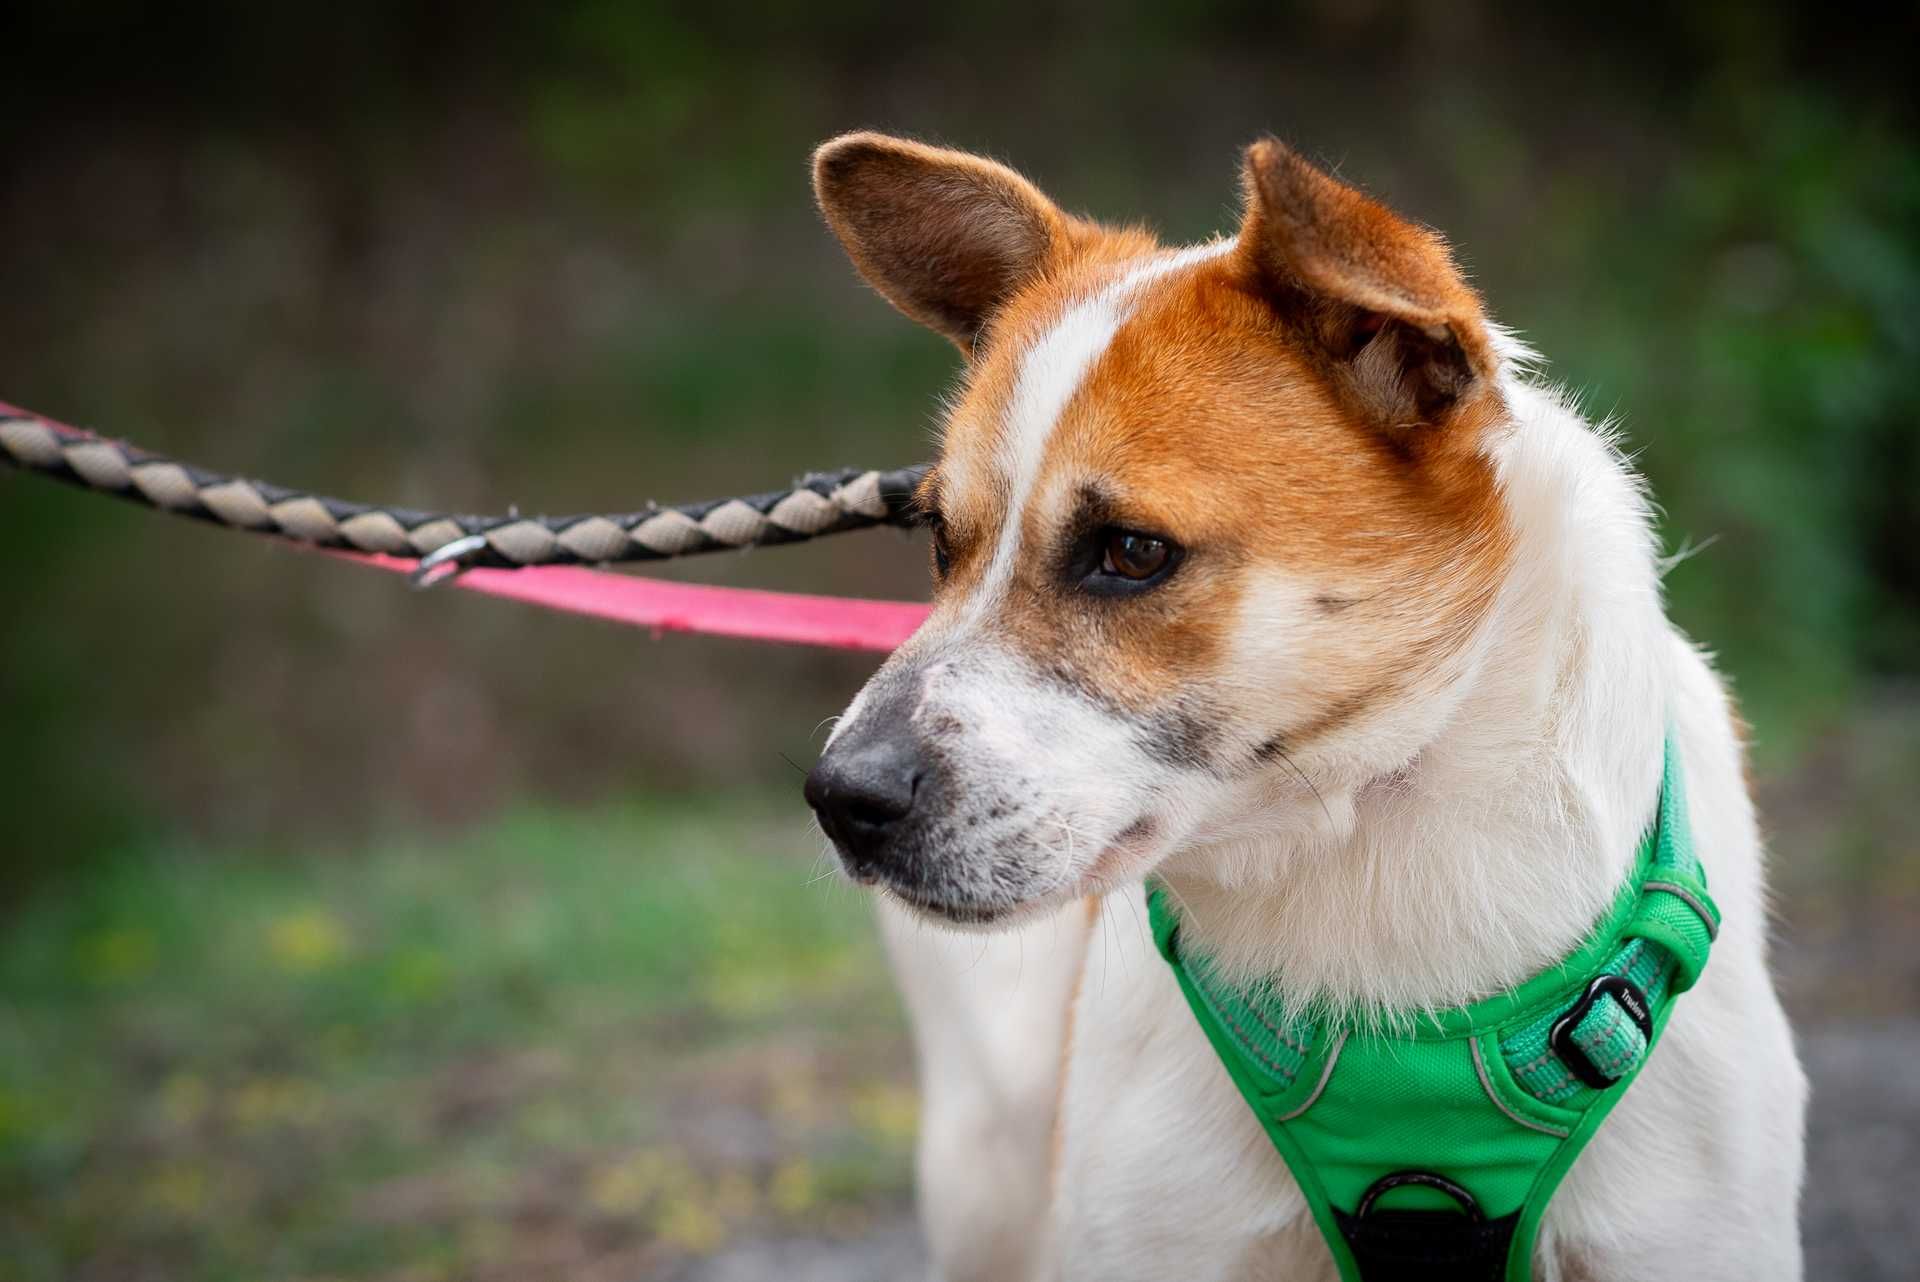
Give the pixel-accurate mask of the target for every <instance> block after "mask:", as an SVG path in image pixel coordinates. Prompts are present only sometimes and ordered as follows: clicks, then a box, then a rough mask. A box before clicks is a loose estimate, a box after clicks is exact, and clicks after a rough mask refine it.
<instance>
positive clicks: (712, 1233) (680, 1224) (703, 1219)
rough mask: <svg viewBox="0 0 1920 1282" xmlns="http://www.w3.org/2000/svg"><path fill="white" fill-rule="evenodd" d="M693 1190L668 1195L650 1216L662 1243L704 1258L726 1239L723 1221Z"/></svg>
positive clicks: (717, 1248) (725, 1228) (725, 1226)
mask: <svg viewBox="0 0 1920 1282" xmlns="http://www.w3.org/2000/svg"><path fill="white" fill-rule="evenodd" d="M694 1194H695V1190H692V1189H687V1190H683V1191H681V1192H678V1193H675V1194H672V1195H670V1196H669V1197H668V1198H667V1199H666V1200H665V1201H663V1202H662V1203H661V1204H660V1209H659V1210H658V1211H657V1212H655V1214H654V1217H653V1231H654V1232H655V1233H657V1234H659V1236H660V1240H661V1241H662V1242H665V1243H667V1244H668V1245H669V1246H677V1247H679V1248H680V1249H681V1250H682V1251H686V1252H687V1253H689V1254H691V1255H707V1254H710V1253H711V1252H713V1251H717V1250H719V1249H720V1246H721V1244H722V1243H724V1242H725V1241H726V1240H727V1225H726V1221H724V1220H722V1219H721V1218H720V1216H719V1213H718V1212H716V1211H715V1210H714V1209H713V1208H712V1207H710V1206H708V1205H706V1204H705V1203H704V1202H702V1201H700V1200H699V1199H698V1198H697V1197H696V1196H695V1195H694Z"/></svg>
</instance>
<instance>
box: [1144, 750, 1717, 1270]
mask: <svg viewBox="0 0 1920 1282" xmlns="http://www.w3.org/2000/svg"><path fill="white" fill-rule="evenodd" d="M1147 903H1148V907H1149V909H1150V911H1151V915H1152V922H1153V936H1154V941H1155V943H1157V944H1158V945H1159V948H1160V953H1161V955H1162V956H1163V957H1165V958H1166V960H1167V964H1168V965H1170V966H1172V967H1173V972H1174V974H1175V975H1176V976H1177V977H1178V978H1179V980H1180V990H1181V992H1183V993H1185V994H1186V998H1187V1003H1188V1005H1190V1006H1191V1007H1192V1008H1193V1013H1194V1016H1195V1017H1196V1018H1197V1019H1198V1020H1199V1021H1200V1027H1201V1028H1203V1029H1204V1030H1206V1034H1207V1040H1208V1041H1210V1042H1212V1043H1213V1048H1214V1050H1215V1052H1217V1053H1218V1054H1219V1056H1220V1059H1221V1061H1222V1062H1223V1063H1224V1064H1225V1065H1226V1067H1227V1072H1228V1073H1229V1074H1230V1075H1231V1076H1232V1078H1233V1081H1234V1085H1236V1086H1238V1087H1239V1088H1240V1093H1241V1094H1242V1095H1243V1096H1245V1097H1246V1101H1247V1103H1248V1104H1249V1105H1251V1106H1252V1108H1253V1112H1254V1115H1255V1116H1256V1117H1258V1118H1259V1119H1260V1124H1261V1125H1262V1126H1264V1127H1265V1128H1266V1131H1267V1135H1268V1137H1269V1138H1270V1139H1271V1140H1272V1141H1273V1145H1274V1147H1275V1148H1277V1149H1279V1150H1280V1156H1281V1157H1283V1158H1285V1159H1286V1163H1287V1167H1288V1168H1289V1169H1290V1170H1291V1171H1292V1172H1293V1177H1294V1179H1295V1180H1296V1181H1297V1182H1298V1183H1299V1185H1300V1190H1301V1192H1303V1193H1304V1194H1305V1195H1306V1198H1307V1203H1308V1205H1309V1206H1310V1207H1312V1209H1313V1218H1314V1221H1315V1222H1316V1223H1317V1224H1318V1225H1319V1226H1320V1232H1321V1234H1322V1235H1323V1236H1325V1238H1326V1240H1327V1245H1328V1246H1329V1247H1331V1248H1332V1250H1333V1258H1334V1259H1335V1260H1336V1261H1337V1262H1338V1264H1339V1266H1340V1276H1341V1277H1342V1278H1343V1279H1345V1280H1346V1282H1400V1280H1402V1279H1405V1280H1407V1282H1412V1280H1413V1279H1419V1280H1420V1282H1445V1280H1449V1279H1461V1280H1462V1282H1466V1280H1471V1282H1503V1280H1504V1282H1525V1280H1526V1279H1528V1278H1529V1277H1531V1275H1532V1263H1533V1244H1534V1237H1535V1235H1536V1233H1537V1232H1538V1230H1539V1227H1540V1216H1541V1214H1542V1212H1544V1211H1545V1210H1546V1208H1547V1202H1548V1200H1549V1199H1551V1198H1552V1197H1553V1192H1554V1189H1555V1188H1556V1187H1557V1186H1558V1185H1559V1183H1560V1179H1561V1177H1562V1176H1563V1175H1565V1174H1566V1172H1567V1168H1568V1167H1569V1166H1571V1165H1572V1164H1573V1160H1574V1158H1575V1157H1577V1156H1579V1153H1580V1150H1581V1148H1582V1147H1583V1146H1585V1144H1586V1142H1587V1141H1588V1140H1589V1139H1590V1138H1592V1136H1593V1133H1594V1132H1595V1131H1596V1130H1598V1129H1599V1127H1600V1123H1601V1122H1602V1121H1604V1120H1605V1119H1606V1116H1607V1113H1608V1112H1609V1111H1610V1110H1611V1109H1612V1108H1613V1106H1614V1104H1615V1103H1616V1102H1618V1100H1619V1099H1620V1096H1621V1095H1622V1094H1623V1093H1624V1092H1625V1091H1626V1089H1627V1085H1628V1084H1629V1083H1630V1082H1632V1081H1633V1079H1634V1076H1635V1075H1636V1074H1637V1073H1638V1072H1639V1071H1640V1067H1641V1065H1643V1064H1645V1063H1646V1061H1647V1056H1648V1055H1649V1053H1651V1051H1652V1050H1653V1046H1654V1043H1655V1042H1657V1041H1658V1040H1659V1038H1660V1032H1661V1030H1662V1029H1663V1028H1665V1027H1666V1023H1667V1018H1668V1017H1669V1016H1670V1015H1671V1014H1672V1013H1673V1006H1674V999H1675V998H1677V997H1678V996H1679V995H1680V994H1681V993H1683V992H1685V991H1686V990H1687V989H1689V988H1691V987H1692V986H1693V984H1694V981H1695V980H1697V979H1699V977H1700V970H1701V968H1702V967H1703V966H1705V965H1706V963H1707V951H1708V949H1709V947H1710V946H1711V945H1712V942H1713V938H1714V935H1715V934H1716V933H1717V932H1718V930H1719V925H1720V911H1719V909H1718V908H1717V907H1715V906H1714V902H1713V900H1712V899H1711V898H1709V897H1708V895H1707V887H1706V875H1705V873H1704V872H1703V871H1702V870H1701V868H1700V864H1699V861H1698V860H1697V859H1696V858H1695V857H1694V853H1693V843H1692V840H1691V838H1690V836H1689V833H1688V827H1687V817H1686V804H1685V799H1684V797H1683V796H1682V795H1681V787H1680V775H1679V765H1678V762H1677V760H1676V758H1675V753H1674V748H1673V744H1672V741H1671V740H1669V741H1668V743H1667V750H1666V765H1665V770H1664V775H1663V778H1662V781H1661V787H1660V804H1659V809H1658V813H1657V815H1656V817H1655V820H1654V823H1653V825H1652V827H1651V828H1650V829H1649V830H1648V832H1647V834H1646V835H1645V836H1644V837H1643V838H1642V839H1641V841H1640V846H1639V850H1638V852H1637V854H1636V857H1635V860H1634V867H1633V872H1632V875H1631V876H1629V877H1628V879H1627V882H1626V884H1625V885H1624V886H1622V887H1621V889H1620V892H1619V894H1618V895H1617V896H1616V897H1615V900H1614V904H1613V907H1612V908H1611V909H1610V910H1609V911H1608V913H1607V915H1606V917H1605V919H1604V920H1602V921H1601V922H1600V924H1599V925H1598V926H1597V927H1596V928H1595V930H1594V932H1593V933H1592V935H1590V936H1589V937H1588V939H1587V941H1586V942H1585V943H1583V944H1581V945H1580V947H1579V948H1578V949H1576V950H1575V951H1574V952H1573V953H1572V954H1571V955H1570V956H1568V957H1567V958H1566V959H1565V960H1563V961H1562V962H1561V963H1560V964H1559V965H1557V966H1555V967H1553V968H1551V969H1549V970H1547V971H1544V972H1542V973H1541V974H1538V975H1535V976H1534V977H1533V978H1532V979H1530V980H1528V981H1527V982H1526V983H1524V984H1521V985H1520V986H1519V987H1518V988H1515V989H1512V990H1511V991H1509V992H1506V993H1502V994H1500V995H1499V996H1496V997H1490V998H1488V999H1486V1000H1485V1001H1481V1002H1476V1003H1475V1004H1473V1005H1471V1006H1465V1007H1459V1008H1455V1009H1453V1010H1448V1011H1445V1012H1442V1013H1440V1014H1438V1015H1433V1016H1425V1015H1422V1016H1416V1017H1412V1018H1410V1019H1409V1020H1408V1021H1407V1026H1408V1027H1409V1028H1411V1030H1412V1031H1407V1032H1396V1033H1369V1032H1362V1031H1359V1030H1357V1029H1341V1028H1337V1027H1333V1026H1330V1025H1329V1024H1328V1023H1327V1022H1326V1021H1325V1020H1323V1019H1321V1018H1319V1017H1317V1016H1315V1015H1313V1014H1311V1013H1309V1014H1305V1015H1301V1014H1293V1013H1289V1012H1288V1010H1287V1007H1286V1005H1285V1004H1284V1003H1283V1002H1282V1001H1281V1000H1280V999H1279V997H1278V995H1277V994H1276V993H1275V992H1274V991H1273V989H1272V987H1271V985H1267V984H1262V985H1260V986H1258V987H1255V988H1252V989H1247V988H1241V987H1237V986H1234V985H1231V984H1229V983H1227V982H1225V981H1224V980H1222V979H1221V978H1220V977H1219V976H1218V975H1216V974H1215V973H1214V970H1213V967H1212V966H1211V964H1210V963H1209V961H1208V959H1207V958H1206V957H1203V956H1199V955H1196V954H1191V953H1183V952H1182V951H1181V948H1180V922H1179V919H1178V917H1177V916H1176V915H1175V910H1174V908H1173V906H1172V905H1171V904H1170V903H1169V902H1168V899H1167V895H1166V891H1165V889H1164V887H1162V886H1160V885H1159V884H1157V883H1150V884H1149V887H1148V899H1147Z"/></svg>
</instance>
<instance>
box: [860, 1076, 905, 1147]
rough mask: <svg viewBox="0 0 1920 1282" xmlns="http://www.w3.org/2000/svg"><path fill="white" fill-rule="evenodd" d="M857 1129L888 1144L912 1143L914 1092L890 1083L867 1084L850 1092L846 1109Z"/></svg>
mask: <svg viewBox="0 0 1920 1282" xmlns="http://www.w3.org/2000/svg"><path fill="white" fill-rule="evenodd" d="M849 1108H850V1111H851V1112H852V1114H853V1120H854V1122H855V1124H857V1125H858V1126H859V1127H860V1129H861V1130H863V1131H866V1132H867V1133H868V1134H869V1135H872V1136H874V1137H875V1138H876V1139H879V1140H882V1141H885V1142H886V1143H889V1144H896V1145H905V1144H909V1143H911V1142H912V1141H913V1131H914V1125H915V1121H916V1119H917V1118H918V1116H919V1112H920V1103H919V1100H918V1098H917V1097H916V1096H915V1095H914V1093H913V1092H912V1091H910V1090H908V1089H907V1088H906V1087H904V1086H895V1085H894V1084H893V1083H891V1082H869V1083H867V1084H866V1085H865V1086H862V1087H861V1088H860V1089H859V1090H858V1091H856V1092H855V1093H854V1096H853V1101H852V1103H851V1104H850V1106H849Z"/></svg>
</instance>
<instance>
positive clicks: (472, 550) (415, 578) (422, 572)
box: [407, 534, 487, 592]
mask: <svg viewBox="0 0 1920 1282" xmlns="http://www.w3.org/2000/svg"><path fill="white" fill-rule="evenodd" d="M486 547H487V536H486V535H484V534H469V535H467V536H466V537H465V538H462V539H455V540H453V542H451V543H442V544H441V545H440V546H439V547H437V548H435V549H434V550H433V551H431V552H429V553H427V554H426V555H425V556H423V557H421V558H420V564H418V565H416V566H414V567H413V569H412V571H411V572H410V573H408V575H407V583H408V585H409V586H411V587H413V588H414V589H415V590H417V591H421V592H424V591H426V590H427V589H428V588H431V587H437V586H439V585H440V584H442V583H445V582H446V581H447V580H448V579H457V578H459V577H460V575H461V573H462V572H464V571H465V570H466V569H467V567H469V566H470V565H472V564H473V558H474V557H475V556H477V555H479V554H480V553H481V552H484V551H485V550H486Z"/></svg>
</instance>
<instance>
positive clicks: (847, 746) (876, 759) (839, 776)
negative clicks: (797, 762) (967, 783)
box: [805, 734, 925, 877]
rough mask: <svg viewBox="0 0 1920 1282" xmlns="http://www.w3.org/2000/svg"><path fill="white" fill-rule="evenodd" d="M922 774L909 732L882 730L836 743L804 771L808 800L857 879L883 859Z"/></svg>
mask: <svg viewBox="0 0 1920 1282" xmlns="http://www.w3.org/2000/svg"><path fill="white" fill-rule="evenodd" d="M924 772H925V771H924V766H923V764H922V761H921V757H920V753H919V748H918V745H917V744H915V743H914V742H913V738H912V736H911V735H907V734H882V735H879V736H876V737H873V738H863V739H860V740H857V741H853V742H846V743H837V744H835V745H834V746H833V747H831V748H829V749H827V753H826V755H825V756H823V757H821V758H820V761H819V763H818V764H817V765H815V766H814V768H813V770H812V772H811V773H809V774H808V775H807V786H806V788H805V793H806V797H807V804H808V805H809V806H812V807H813V812H814V813H815V814H817V815H819V816H820V826H821V827H822V828H824V829H826V833H827V836H828V837H830V838H831V839H832V840H833V844H834V845H835V846H837V847H839V849H840V854H841V857H842V858H844V859H845V860H846V861H847V867H848V871H850V872H852V873H853V874H854V875H855V876H856V877H871V876H873V875H874V874H875V873H876V872H877V871H878V869H879V867H880V866H881V865H882V864H884V863H885V862H887V845H888V843H889V841H890V840H891V839H892V838H893V837H894V836H895V835H896V834H897V833H898V832H899V830H900V828H901V827H902V821H904V820H905V819H906V817H907V816H908V815H910V814H911V813H913V798H914V794H915V793H916V792H918V791H919V788H920V780H921V777H922V775H923V774H924Z"/></svg>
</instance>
